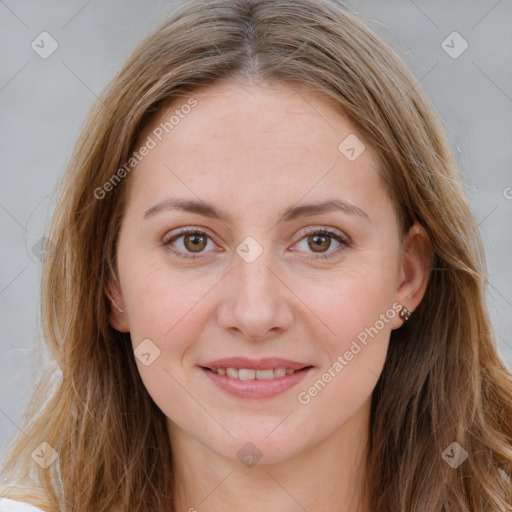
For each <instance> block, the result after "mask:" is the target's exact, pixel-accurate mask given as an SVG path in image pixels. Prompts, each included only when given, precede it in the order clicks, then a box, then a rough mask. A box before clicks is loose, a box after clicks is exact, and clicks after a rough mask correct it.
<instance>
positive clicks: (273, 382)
mask: <svg viewBox="0 0 512 512" xmlns="http://www.w3.org/2000/svg"><path fill="white" fill-rule="evenodd" d="M312 369H313V367H311V366H310V367H308V368H304V369H302V370H299V371H296V372H294V373H292V374H291V375H285V376H284V377H278V378H274V379H269V380H257V379H256V380H240V379H233V378H231V377H228V376H227V375H219V374H217V373H214V372H212V371H210V370H205V369H204V368H201V370H202V371H203V372H204V373H205V374H206V375H207V376H208V378H210V379H211V380H212V381H213V383H214V384H215V385H216V386H217V387H218V388H220V389H222V391H225V392H226V393H228V394H229V395H232V396H235V397H237V398H271V397H273V396H276V395H279V394H280V393H284V392H285V391H286V390H288V389H290V388H291V387H293V386H295V385H296V384H298V383H299V382H300V381H301V380H302V379H303V378H304V377H305V376H306V375H307V374H308V373H309V371H310V370H312Z"/></svg>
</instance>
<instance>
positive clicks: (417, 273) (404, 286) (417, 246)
mask: <svg viewBox="0 0 512 512" xmlns="http://www.w3.org/2000/svg"><path fill="white" fill-rule="evenodd" d="M433 255H434V252H433V250H432V242H431V240H430V237H429V236H428V233H427V232H426V230H425V228H424V227H423V226H422V225H421V224H420V223H419V222H418V221H415V222H414V224H413V225H412V226H411V228H410V229H409V232H408V233H407V235H406V237H405V239H404V241H403V245H402V253H401V261H400V280H399V283H398V289H397V300H398V302H399V303H400V304H401V305H402V306H405V307H406V308H407V309H408V310H409V311H410V312H411V313H413V312H414V310H415V309H416V308H417V307H418V305H419V303H420V302H421V300H422V299H423V296H424V295H425V291H426V289H427V285H428V279H429V275H430V269H431V268H432V261H433ZM403 322H404V320H403V319H402V318H401V317H400V316H399V315H396V317H395V318H394V319H393V322H392V324H393V328H394V329H396V328H398V327H400V326H401V325H402V324H403Z"/></svg>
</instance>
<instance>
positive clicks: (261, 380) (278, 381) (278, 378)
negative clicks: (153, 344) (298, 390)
mask: <svg viewBox="0 0 512 512" xmlns="http://www.w3.org/2000/svg"><path fill="white" fill-rule="evenodd" d="M199 368H200V369H201V370H202V371H203V373H204V374H205V375H206V376H207V377H208V378H209V380H210V381H211V382H213V383H214V384H215V385H216V386H217V387H218V388H219V389H221V390H222V391H224V392H225V393H227V394H229V395H231V396H235V397H237V398H260V399H261V398H271V397H273V396H276V395H278V394H280V393H283V392H284V391H286V390H288V389H290V388H291V387H293V386H295V385H296V384H297V383H299V382H300V381H301V380H302V379H303V378H304V377H305V376H306V375H307V374H308V373H309V372H310V371H311V370H312V369H313V368H314V366H313V365H311V364H305V363H300V362H298V361H290V360H287V359H281V358H268V359H260V360H254V359H247V358H228V359H221V360H217V361H213V362H210V363H206V364H204V365H201V366H200V367H199Z"/></svg>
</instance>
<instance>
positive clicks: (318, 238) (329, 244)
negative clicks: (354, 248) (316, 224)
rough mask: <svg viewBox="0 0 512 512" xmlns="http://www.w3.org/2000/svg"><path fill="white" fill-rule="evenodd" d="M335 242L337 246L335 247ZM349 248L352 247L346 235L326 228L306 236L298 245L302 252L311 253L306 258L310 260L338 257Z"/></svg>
mask: <svg viewBox="0 0 512 512" xmlns="http://www.w3.org/2000/svg"><path fill="white" fill-rule="evenodd" d="M333 240H334V241H335V243H337V245H334V246H333ZM301 245H302V247H301ZM348 247H350V242H349V240H348V239H346V238H345V237H344V235H342V234H340V233H338V232H337V231H331V230H330V229H326V228H324V229H317V230H315V231H311V232H310V233H309V234H306V235H305V236H304V237H303V238H302V239H301V240H300V242H299V244H298V248H299V249H300V250H301V251H304V252H305V253H309V256H308V255H306V258H307V259H310V260H320V259H328V258H333V257H336V256H338V255H339V253H340V252H341V251H343V249H346V248H348ZM329 249H332V250H329Z"/></svg>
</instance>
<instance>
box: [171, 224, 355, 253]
mask: <svg viewBox="0 0 512 512" xmlns="http://www.w3.org/2000/svg"><path fill="white" fill-rule="evenodd" d="M186 235H205V236H207V237H208V238H210V237H209V236H208V234H207V233H206V232H205V231H202V230H201V229H195V228H184V229H182V230H181V231H179V232H178V233H176V234H175V235H174V236H173V237H172V238H170V239H169V240H166V241H164V242H163V243H162V245H163V246H165V247H167V249H168V250H169V251H170V252H171V253H172V254H174V255H175V256H178V257H179V258H184V259H189V260H195V259H197V258H203V257H204V256H203V255H202V254H203V253H198V254H187V255H185V254H184V253H183V252H181V251H177V250H175V249H174V248H172V246H171V242H174V241H175V240H177V239H178V238H180V237H182V236H186ZM311 235H328V236H329V237H332V238H334V239H335V240H336V241H337V242H339V243H340V244H341V245H340V247H338V248H337V249H336V250H334V251H331V252H329V253H326V254H322V253H319V254H317V255H316V256H313V257H311V256H306V259H309V260H319V259H321V260H326V259H330V258H332V257H333V254H337V253H338V252H339V251H340V250H342V248H348V247H350V243H349V242H348V241H347V240H346V239H345V238H344V237H342V236H341V235H339V234H338V233H337V232H336V231H332V230H330V229H328V228H322V229H316V230H313V231H310V232H309V233H306V234H305V235H304V236H303V237H302V238H301V239H300V240H303V239H304V238H306V237H308V236H311ZM210 239H211V238H210Z"/></svg>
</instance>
